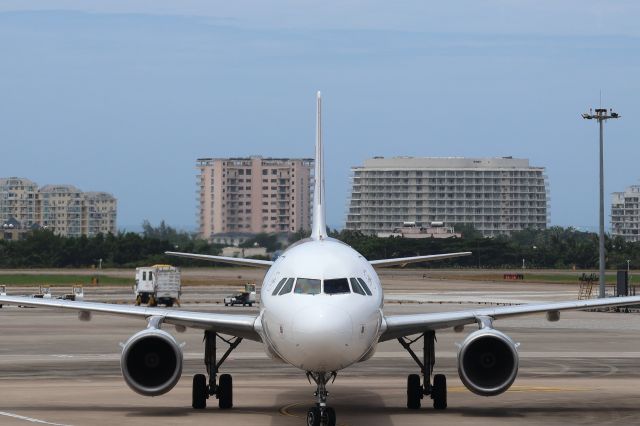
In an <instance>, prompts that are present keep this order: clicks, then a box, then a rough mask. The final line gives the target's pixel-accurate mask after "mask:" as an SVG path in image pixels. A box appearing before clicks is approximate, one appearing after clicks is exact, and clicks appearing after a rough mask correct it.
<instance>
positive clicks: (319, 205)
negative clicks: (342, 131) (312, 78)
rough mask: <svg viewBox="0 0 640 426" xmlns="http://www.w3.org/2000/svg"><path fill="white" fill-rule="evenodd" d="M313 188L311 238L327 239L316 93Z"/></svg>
mask: <svg viewBox="0 0 640 426" xmlns="http://www.w3.org/2000/svg"><path fill="white" fill-rule="evenodd" d="M316 100H317V115H316V161H315V187H314V191H313V219H312V220H313V222H312V224H311V238H312V239H314V240H322V239H325V238H327V222H326V218H325V207H324V150H323V149H322V95H321V94H320V92H318V93H317V97H316Z"/></svg>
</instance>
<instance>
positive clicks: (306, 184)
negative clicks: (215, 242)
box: [196, 157, 313, 239]
mask: <svg viewBox="0 0 640 426" xmlns="http://www.w3.org/2000/svg"><path fill="white" fill-rule="evenodd" d="M196 167H197V168H198V169H199V172H200V173H199V174H198V176H197V184H198V191H197V192H198V194H199V196H198V223H199V231H200V235H201V236H202V237H203V238H207V239H211V238H212V237H213V236H214V235H215V234H220V233H230V232H231V233H253V234H256V233H260V232H267V233H275V232H295V231H298V230H300V229H309V228H310V222H311V221H310V216H311V214H310V212H311V196H312V195H311V183H312V180H311V179H312V172H311V171H312V169H313V160H311V159H304V158H297V159H290V158H262V157H250V158H200V159H198V160H197V162H196Z"/></svg>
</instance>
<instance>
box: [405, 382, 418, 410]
mask: <svg viewBox="0 0 640 426" xmlns="http://www.w3.org/2000/svg"><path fill="white" fill-rule="evenodd" d="M421 398H422V385H421V384H420V376H418V375H417V374H410V375H409V377H408V378H407V408H409V409H412V410H417V409H418V408H420V399H421Z"/></svg>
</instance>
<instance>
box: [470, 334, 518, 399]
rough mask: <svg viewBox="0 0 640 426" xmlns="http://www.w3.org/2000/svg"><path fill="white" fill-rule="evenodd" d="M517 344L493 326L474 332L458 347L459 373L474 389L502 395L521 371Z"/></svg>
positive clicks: (479, 391) (476, 391)
mask: <svg viewBox="0 0 640 426" xmlns="http://www.w3.org/2000/svg"><path fill="white" fill-rule="evenodd" d="M517 347H518V345H517V344H516V343H514V341H513V340H511V338H509V336H507V335H506V334H504V333H501V332H500V331H498V330H494V329H492V328H483V329H480V330H478V331H475V332H473V333H471V334H470V335H469V336H467V338H466V339H465V340H464V342H462V344H461V345H460V349H459V350H458V374H459V375H460V379H461V380H462V383H464V385H465V386H466V387H467V389H469V390H470V391H471V392H473V393H475V394H478V395H481V396H493V395H499V394H501V393H502V392H504V391H506V390H507V389H509V387H511V385H512V384H513V381H514V380H515V379H516V375H517V374H518V362H519V357H518V350H517Z"/></svg>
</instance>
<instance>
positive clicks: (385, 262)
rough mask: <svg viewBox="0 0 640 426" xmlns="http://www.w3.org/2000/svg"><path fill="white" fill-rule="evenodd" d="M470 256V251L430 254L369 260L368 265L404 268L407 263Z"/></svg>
mask: <svg viewBox="0 0 640 426" xmlns="http://www.w3.org/2000/svg"><path fill="white" fill-rule="evenodd" d="M470 254H471V252H470V251H463V252H459V253H444V254H431V255H428V256H414V257H397V258H395V259H380V260H370V261H369V263H370V264H371V266H373V267H374V268H387V267H389V266H396V265H402V266H405V265H407V264H409V263H419V262H429V261H431V260H442V259H452V258H454V257H461V256H469V255H470Z"/></svg>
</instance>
